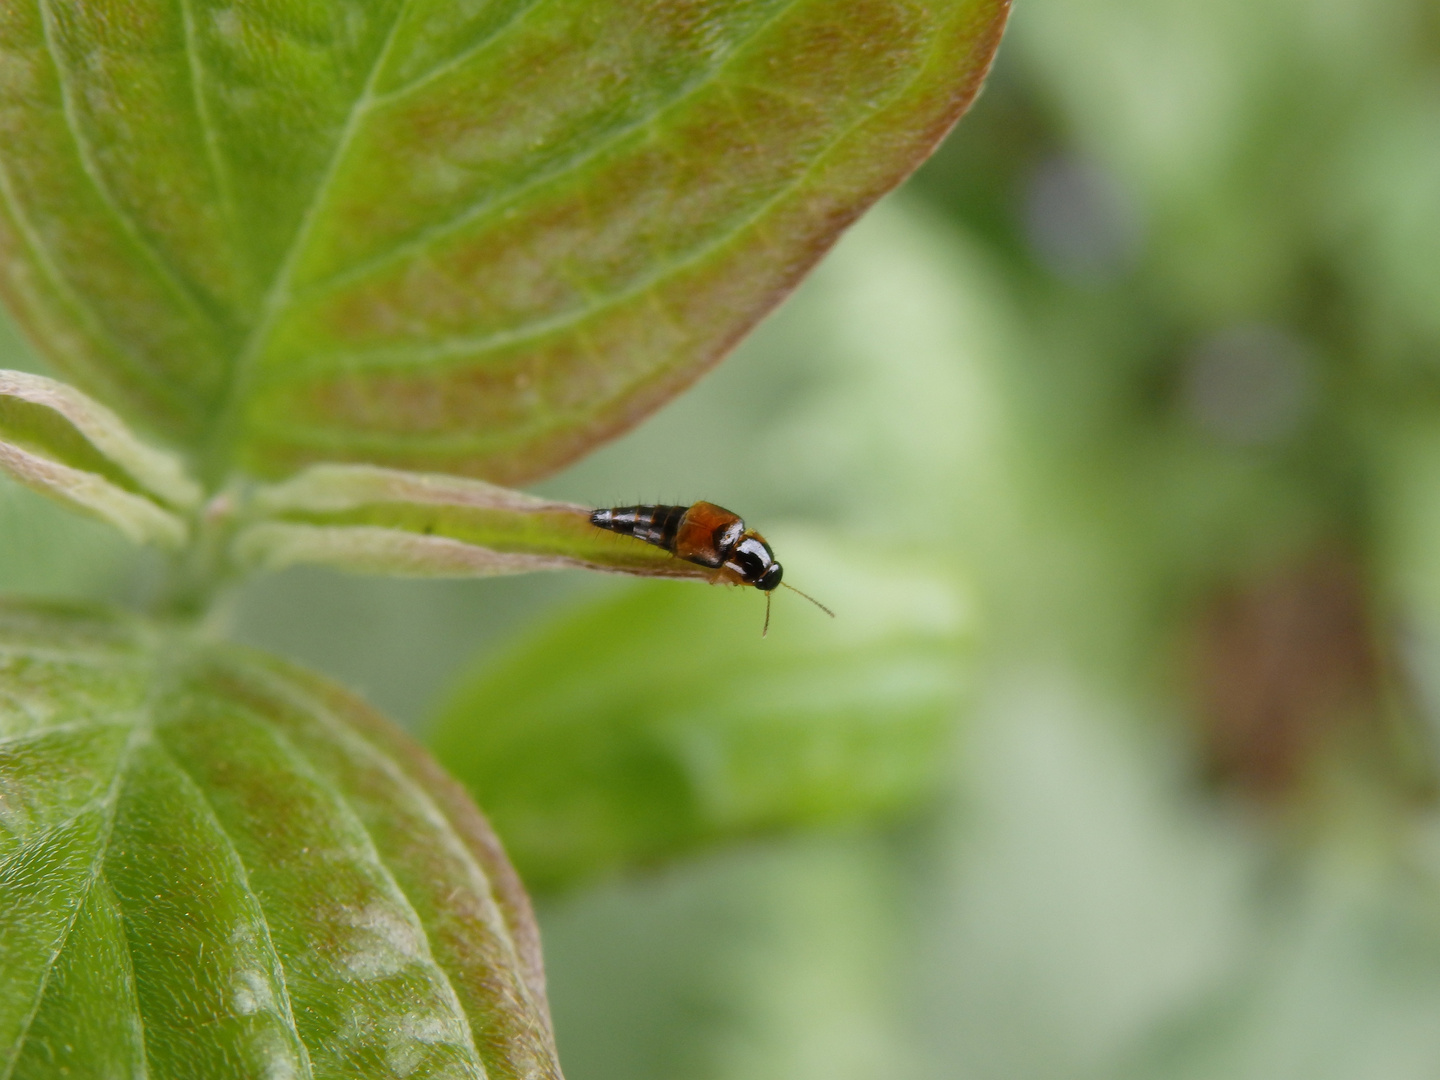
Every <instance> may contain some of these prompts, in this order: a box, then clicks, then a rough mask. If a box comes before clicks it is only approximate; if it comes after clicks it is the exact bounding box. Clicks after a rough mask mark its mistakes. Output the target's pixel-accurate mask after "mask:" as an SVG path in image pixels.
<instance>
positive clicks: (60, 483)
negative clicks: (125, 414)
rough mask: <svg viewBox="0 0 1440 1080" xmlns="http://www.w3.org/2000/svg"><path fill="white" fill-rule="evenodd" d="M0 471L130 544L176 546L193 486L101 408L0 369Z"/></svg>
mask: <svg viewBox="0 0 1440 1080" xmlns="http://www.w3.org/2000/svg"><path fill="white" fill-rule="evenodd" d="M0 469H3V470H4V471H5V472H7V473H9V474H10V475H11V476H12V477H14V478H15V479H16V480H18V481H20V482H21V483H22V484H25V485H26V486H27V487H30V488H33V489H34V490H36V491H39V492H40V493H41V494H44V495H49V496H50V497H51V498H54V499H57V500H59V501H60V502H64V503H68V504H70V505H72V506H75V507H78V508H79V509H81V510H83V511H85V512H86V513H89V514H93V515H94V516H96V517H99V518H101V519H102V520H105V521H108V522H109V523H110V524H112V525H114V526H115V527H116V528H118V529H119V530H120V531H121V532H123V533H125V535H126V536H128V537H130V538H131V539H132V540H135V541H137V542H144V541H150V542H153V543H158V544H162V545H164V546H166V547H179V546H180V545H181V544H183V543H184V541H185V539H186V537H187V535H188V528H187V526H186V524H185V521H184V520H183V519H182V518H180V517H178V516H176V515H175V514H174V513H172V512H171V511H170V510H169V509H166V508H165V505H162V504H167V505H168V506H169V507H171V508H178V509H192V508H194V507H195V506H196V505H197V504H198V503H199V501H200V498H201V491H200V487H199V485H198V484H196V483H195V482H194V481H193V480H191V479H190V478H189V477H188V476H186V475H185V471H184V469H183V467H182V466H181V464H180V463H179V462H178V461H176V460H175V459H174V458H172V457H170V455H168V454H166V453H164V452H162V451H159V450H156V449H154V448H152V447H149V446H146V445H145V444H144V443H142V442H141V441H140V440H139V439H137V438H135V436H134V435H133V434H132V433H131V432H130V430H129V428H127V427H126V426H125V425H124V423H123V422H122V421H121V420H120V418H119V417H118V416H116V415H115V414H114V413H113V412H111V411H110V410H109V409H107V408H105V407H104V406H103V405H100V404H99V403H97V402H95V401H92V400H90V399H89V398H87V397H86V396H85V395H84V394H82V393H80V392H79V391H78V390H76V389H74V388H73V387H70V386H66V385H65V384H64V383H61V382H56V381H55V380H54V379H47V378H45V377H44V376H41V375H29V374H26V373H25V372H21V371H4V370H0Z"/></svg>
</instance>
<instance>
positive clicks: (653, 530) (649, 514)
mask: <svg viewBox="0 0 1440 1080" xmlns="http://www.w3.org/2000/svg"><path fill="white" fill-rule="evenodd" d="M689 509H690V508H689V507H688V506H616V507H614V508H612V509H609V510H596V511H595V512H594V513H593V514H591V515H590V524H591V525H594V526H596V527H597V528H601V529H609V530H610V531H611V532H617V533H620V534H621V535H623V536H633V537H635V539H636V540H644V541H645V542H646V543H647V544H654V545H655V546H656V547H662V548H664V549H665V550H666V551H668V552H671V553H672V554H673V553H674V551H675V536H676V534H677V533H678V532H679V531H680V521H681V519H683V518H684V517H685V511H687V510H689Z"/></svg>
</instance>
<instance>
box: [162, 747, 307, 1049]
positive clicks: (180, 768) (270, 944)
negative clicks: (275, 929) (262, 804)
mask: <svg viewBox="0 0 1440 1080" xmlns="http://www.w3.org/2000/svg"><path fill="white" fill-rule="evenodd" d="M158 749H159V751H160V753H161V754H163V755H164V756H165V760H166V761H168V762H169V763H170V764H171V765H172V766H173V767H174V769H175V771H176V773H177V774H178V775H179V776H180V778H181V780H182V781H183V782H184V784H185V786H186V787H187V788H189V789H190V790H191V792H192V793H193V794H194V796H195V800H196V802H197V803H198V804H199V805H200V806H201V807H202V808H203V809H204V811H205V816H206V817H207V818H208V819H209V821H210V823H211V825H213V826H214V828H215V831H216V833H218V834H219V835H220V836H221V837H222V838H223V839H224V841H225V850H226V852H227V853H228V855H229V859H230V863H231V867H232V869H233V870H234V871H235V873H236V874H237V875H238V878H239V886H240V888H241V890H243V892H244V893H245V895H246V896H247V897H248V898H249V899H250V900H252V901H253V902H254V904H255V909H256V910H257V911H259V912H260V915H261V919H260V928H261V933H262V934H263V935H264V938H265V950H266V951H267V952H268V953H269V954H270V958H271V960H272V962H273V965H274V971H275V972H276V975H277V977H278V979H279V984H280V987H279V989H280V1002H281V1004H282V1005H283V1006H284V1010H285V1011H284V1015H283V1016H282V1017H281V1019H282V1020H283V1021H284V1022H285V1025H286V1026H287V1027H288V1028H289V1029H290V1034H291V1035H293V1036H294V1037H295V1045H296V1046H298V1047H299V1048H300V1062H301V1064H302V1065H303V1066H304V1074H303V1075H304V1076H305V1077H311V1076H313V1075H314V1073H313V1071H312V1069H311V1065H310V1048H309V1047H308V1046H306V1045H305V1040H304V1039H303V1038H301V1036H300V1029H299V1028H298V1027H297V1026H296V1024H295V1012H294V1010H293V1009H292V1008H291V1005H290V987H289V983H288V981H287V978H286V973H285V962H284V960H283V959H282V957H281V956H280V952H279V950H277V949H276V948H275V942H274V940H273V939H272V938H271V937H270V918H269V916H268V915H266V913H265V904H264V903H263V902H262V901H261V899H260V895H259V894H258V893H257V892H256V891H255V889H254V887H253V886H252V885H251V884H250V871H249V868H248V867H246V865H245V860H244V859H243V858H241V856H240V849H239V847H237V846H236V844H235V839H234V838H233V837H232V836H231V835H230V834H229V832H227V831H226V829H225V823H224V822H222V821H221V820H220V815H219V814H218V813H216V811H215V805H214V803H212V802H211V801H210V797H209V796H208V795H206V794H205V789H204V788H202V787H201V786H200V783H199V781H197V780H196V779H195V778H194V777H193V776H191V775H190V770H189V769H187V768H186V767H185V765H184V764H183V763H182V762H181V761H180V759H179V758H178V757H176V755H175V754H173V753H171V752H170V748H169V747H168V746H165V745H164V743H163V735H162V741H161V742H160V744H159V746H158Z"/></svg>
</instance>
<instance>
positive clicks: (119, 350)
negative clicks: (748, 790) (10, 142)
mask: <svg viewBox="0 0 1440 1080" xmlns="http://www.w3.org/2000/svg"><path fill="white" fill-rule="evenodd" d="M0 198H3V199H4V200H5V205H6V206H7V207H8V208H9V210H10V216H11V218H12V219H13V220H14V222H15V226H16V228H17V230H18V231H19V232H20V235H21V237H22V238H23V239H24V241H25V243H26V245H27V246H28V247H29V248H30V250H31V251H32V252H33V253H34V255H35V261H36V262H37V263H39V265H40V267H41V269H42V270H43V271H44V273H45V276H46V277H47V278H49V279H50V284H51V286H52V287H53V288H54V289H55V290H56V292H58V293H60V294H61V296H62V297H63V298H64V301H65V303H66V304H67V305H68V306H69V307H70V309H71V310H72V311H73V312H74V313H75V315H77V316H78V317H79V319H80V321H81V322H82V323H83V324H84V325H85V327H86V329H87V330H89V332H90V333H91V334H92V335H93V336H94V337H95V338H97V339H98V340H100V341H101V342H104V343H105V344H107V345H108V346H109V347H110V348H111V349H112V350H113V353H112V355H114V356H115V357H116V358H117V359H119V360H121V361H123V364H124V367H125V369H126V370H127V371H128V372H129V373H130V374H131V375H132V376H135V377H138V378H139V380H140V381H141V383H142V384H143V385H144V386H145V387H146V389H147V391H148V392H149V393H152V394H155V395H156V396H157V397H159V398H160V399H161V400H164V401H167V402H169V404H170V405H171V406H173V407H178V408H181V409H185V408H189V407H190V405H191V404H192V403H191V402H190V400H189V398H188V397H187V396H186V395H185V394H183V393H179V392H177V390H176V388H175V385H174V383H173V381H172V380H166V379H161V378H159V377H157V376H156V374H155V373H154V372H152V371H151V370H150V368H149V367H148V365H146V364H144V363H143V362H142V361H141V360H140V359H139V358H138V357H136V356H135V355H134V354H132V353H131V351H130V348H129V346H127V345H126V344H125V343H124V342H123V341H122V340H121V339H120V338H118V337H116V336H115V334H114V333H113V332H111V330H110V329H109V328H108V327H107V326H106V325H105V323H104V321H103V320H102V319H101V317H100V314H99V313H98V312H97V311H96V310H95V309H94V307H92V306H91V305H90V304H89V303H87V302H85V301H84V300H82V299H81V296H80V294H79V293H78V292H76V291H75V289H74V287H73V286H72V285H71V284H70V282H69V281H67V280H66V278H65V275H64V274H63V273H62V272H61V270H60V267H59V264H57V263H56V261H55V258H54V255H53V254H52V252H51V251H50V248H49V246H48V245H47V244H46V243H45V241H44V240H43V239H42V237H41V234H40V231H39V229H37V228H36V226H35V223H34V222H32V221H31V220H30V215H29V214H27V213H26V212H25V210H24V208H23V207H22V205H21V202H20V198H19V195H18V194H17V193H16V192H15V189H14V184H13V181H12V180H11V177H10V173H9V171H8V170H7V169H6V168H5V163H4V157H3V155H0ZM62 336H63V335H60V334H53V335H51V340H52V341H54V340H55V339H56V338H58V337H62ZM71 359H72V360H73V359H75V357H74V356H73V355H72V357H71ZM87 367H89V368H90V375H91V378H93V379H95V380H96V381H98V382H102V383H111V382H113V380H112V378H111V376H110V375H109V374H108V373H106V372H105V371H104V370H103V369H99V370H97V369H95V367H94V365H87ZM117 396H121V397H123V396H124V395H123V394H117Z"/></svg>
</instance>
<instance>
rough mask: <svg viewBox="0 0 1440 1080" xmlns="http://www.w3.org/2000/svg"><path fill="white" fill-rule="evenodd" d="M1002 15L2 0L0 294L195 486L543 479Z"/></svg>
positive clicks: (609, 426)
mask: <svg viewBox="0 0 1440 1080" xmlns="http://www.w3.org/2000/svg"><path fill="white" fill-rule="evenodd" d="M1006 8H1007V0H938V2H933V3H922V2H920V0H838V2H837V0H665V2H663V3H659V2H644V3H636V2H631V0H601V2H597V0H488V2H483V3H476V4H468V5H456V4H454V3H452V2H450V0H376V2H374V3H368V4H363V5H355V4H341V3H339V2H338V0H321V2H318V3H312V4H306V5H300V4H296V3H290V2H280V3H267V4H252V5H236V4H232V3H230V2H228V0H224V2H221V0H181V2H179V3H170V2H165V3H161V2H159V0H20V2H17V3H13V4H7V5H4V6H3V7H0V70H3V72H4V73H5V74H4V77H3V78H0V293H3V294H4V296H5V298H6V300H7V301H8V303H9V305H10V306H11V308H12V309H13V310H14V311H15V312H16V314H17V315H18V316H19V318H20V320H21V321H22V323H23V324H24V325H25V326H26V327H27V329H28V331H29V333H30V335H31V337H32V338H33V339H34V340H35V341H36V342H37V343H38V344H39V345H40V346H41V347H42V349H43V351H44V352H45V353H46V355H47V356H49V357H50V358H51V360H52V361H53V362H54V363H55V364H56V365H57V366H58V367H59V368H61V369H62V370H63V371H64V372H66V373H67V374H68V375H69V376H70V377H71V378H73V379H75V380H76V381H77V382H79V383H80V384H82V385H83V386H85V387H87V388H89V389H90V391H91V392H92V393H95V394H96V395H98V396H100V397H101V398H103V399H104V400H106V401H108V402H109V403H110V404H111V405H112V406H114V407H115V408H117V409H120V410H121V411H122V412H125V413H126V414H127V415H128V416H130V417H131V418H132V419H135V420H140V421H143V422H144V423H146V424H147V425H149V426H151V427H152V428H154V429H157V430H158V431H159V432H161V433H163V434H164V435H166V436H167V437H168V438H170V439H172V440H175V441H178V442H181V443H183V444H184V445H186V446H187V447H189V448H190V449H191V451H192V452H193V453H194V454H195V455H196V456H197V458H199V459H201V461H202V465H203V471H204V473H205V475H206V477H207V479H208V480H209V481H210V482H211V483H212V484H218V483H219V482H221V481H222V480H223V479H224V478H225V477H226V476H227V475H228V474H229V473H230V472H232V471H233V470H234V469H236V468H237V467H239V468H244V469H247V470H249V471H251V472H253V473H257V474H260V475H264V476H270V477H275V476H283V475H288V474H289V473H291V472H293V471H295V470H296V469H297V468H298V467H300V466H301V465H304V464H306V463H310V462H315V461H321V460H350V461H364V462H368V463H373V464H381V465H389V466H396V467H402V468H410V469H419V470H425V471H437V472H451V473H461V474H466V475H470V476H474V477H481V478H485V479H489V480H494V481H497V482H502V483H509V482H517V481H520V480H524V479H528V478H533V477H536V476H539V475H542V474H544V473H546V472H549V471H551V470H553V469H554V468H556V467H558V466H560V465H562V464H564V463H566V462H568V461H570V460H572V459H574V458H575V457H577V456H578V455H580V454H582V453H584V452H585V451H586V450H587V449H588V448H590V447H592V446H594V445H595V444H596V443H597V442H599V441H601V440H603V439H606V438H608V437H610V436H612V435H614V434H616V433H617V432H619V431H622V430H624V429H625V428H627V427H629V426H630V425H632V424H634V423H635V422H636V421H637V420H639V419H640V418H641V417H643V416H645V415H646V414H647V413H649V412H650V411H651V410H653V409H654V408H656V407H657V406H658V405H660V404H661V403H663V402H664V401H666V400H667V399H668V398H670V397H671V396H672V395H674V394H675V393H677V392H678V391H680V390H681V389H683V388H684V387H685V386H687V385H688V384H689V383H690V382H692V381H693V380H694V379H695V378H696V377H697V376H698V375H699V374H700V373H701V372H703V371H704V370H705V369H706V368H707V367H708V366H709V365H711V364H712V363H714V362H715V361H716V360H717V359H718V358H719V357H720V356H721V355H722V354H724V353H725V351H726V350H727V349H729V348H730V347H731V346H732V345H733V344H734V343H735V342H736V341H737V339H738V338H739V337H740V336H741V335H743V334H744V332H745V331H746V330H747V329H748V328H749V327H751V326H753V325H754V323H755V322H756V321H757V320H759V319H760V318H761V317H762V316H764V315H765V313H766V312H768V311H769V310H770V309H771V308H773V307H774V306H775V304H777V303H778V302H779V301H780V300H781V298H783V297H784V296H785V295H786V294H787V293H788V291H789V290H790V289H791V288H792V287H793V286H794V285H795V284H796V282H797V281H798V280H799V279H800V278H801V277H802V276H803V275H804V273H805V272H806V270H808V269H809V268H810V267H811V266H812V265H813V264H814V262H815V261H816V260H817V259H818V258H819V257H820V256H821V255H822V254H823V253H824V252H825V250H826V249H827V248H828V247H829V246H830V245H831V244H832V243H833V242H834V240H835V239H836V237H837V236H838V234H839V233H840V232H841V231H842V230H843V229H844V227H845V226H846V225H848V224H849V223H850V222H852V221H853V220H854V219H855V218H856V217H857V216H858V215H859V214H860V213H861V212H863V211H864V210H865V208H866V207H867V206H869V205H870V204H871V203H872V202H873V201H874V200H875V199H876V198H878V197H879V196H880V195H881V194H883V193H884V192H885V191H887V190H889V189H890V188H891V187H893V186H894V185H895V184H896V183H897V182H898V181H899V180H901V179H902V178H903V177H904V176H905V175H906V174H907V173H908V172H909V171H910V170H911V169H912V168H914V167H915V165H916V164H918V162H919V161H920V160H921V159H923V158H924V157H925V155H926V154H927V153H928V152H929V150H930V149H931V148H932V147H933V146H934V145H935V143H936V142H937V141H938V140H939V138H940V137H941V136H942V135H943V134H944V133H945V132H946V130H947V129H948V128H949V127H950V125H951V124H952V123H954V121H955V120H956V118H957V117H958V116H959V115H960V113H961V112H962V111H963V110H964V108H965V106H966V105H967V104H968V103H969V101H970V100H971V98H972V97H973V96H974V94H975V92H976V90H977V89H978V87H979V85H980V80H981V78H982V77H983V75H984V73H985V70H986V68H987V66H988V64H989V62H990V58H991V55H992V54H993V52H994V49H995V46H996V43H997V41H998V38H999V34H1000V30H1001V27H1002V25H1003V22H1004V19H1005V14H1006Z"/></svg>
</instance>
